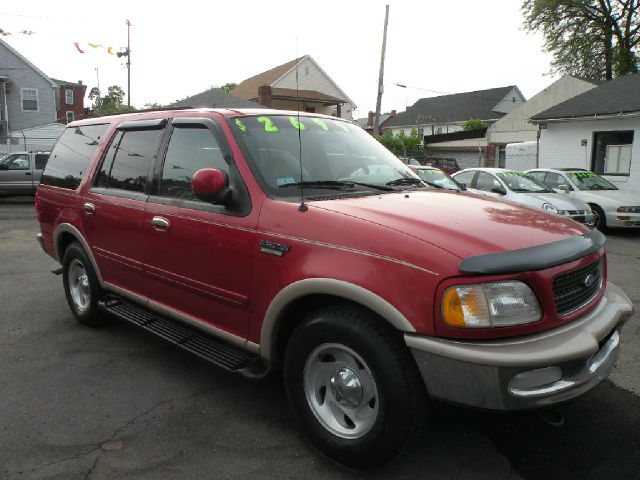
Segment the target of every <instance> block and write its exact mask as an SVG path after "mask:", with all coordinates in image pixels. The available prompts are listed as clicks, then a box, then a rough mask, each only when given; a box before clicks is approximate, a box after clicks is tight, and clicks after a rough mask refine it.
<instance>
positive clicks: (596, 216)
mask: <svg viewBox="0 0 640 480" xmlns="http://www.w3.org/2000/svg"><path fill="white" fill-rule="evenodd" d="M592 213H593V228H600V222H601V221H602V219H601V218H600V214H599V213H598V211H597V210H596V209H595V208H594V209H592Z"/></svg>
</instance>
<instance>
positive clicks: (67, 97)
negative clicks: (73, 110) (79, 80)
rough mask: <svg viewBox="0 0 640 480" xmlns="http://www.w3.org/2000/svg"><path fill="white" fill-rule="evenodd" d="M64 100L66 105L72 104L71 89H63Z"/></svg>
mask: <svg viewBox="0 0 640 480" xmlns="http://www.w3.org/2000/svg"><path fill="white" fill-rule="evenodd" d="M64 101H65V102H66V104H67V105H73V90H65V91H64Z"/></svg>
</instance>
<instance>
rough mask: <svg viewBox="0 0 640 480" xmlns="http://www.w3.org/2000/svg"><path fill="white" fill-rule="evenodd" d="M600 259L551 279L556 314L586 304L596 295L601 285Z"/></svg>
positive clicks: (568, 312)
mask: <svg viewBox="0 0 640 480" xmlns="http://www.w3.org/2000/svg"><path fill="white" fill-rule="evenodd" d="M601 265H602V260H598V261H596V262H593V263H591V264H589V265H587V266H585V267H582V268H578V269H577V270H573V271H572V272H568V273H563V274H562V275H558V276H557V277H556V278H555V279H554V280H553V298H554V300H555V304H556V311H557V312H558V315H568V314H570V313H573V312H575V311H576V310H578V309H580V308H582V307H584V306H586V305H587V304H588V303H589V302H591V300H593V299H594V297H596V296H597V295H598V292H599V291H600V288H601V287H602V267H601Z"/></svg>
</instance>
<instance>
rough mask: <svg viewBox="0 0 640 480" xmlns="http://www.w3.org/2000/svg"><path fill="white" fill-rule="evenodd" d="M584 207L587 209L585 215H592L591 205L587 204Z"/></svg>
mask: <svg viewBox="0 0 640 480" xmlns="http://www.w3.org/2000/svg"><path fill="white" fill-rule="evenodd" d="M586 206H587V208H586V209H585V210H586V211H587V213H593V210H592V209H591V205H589V204H588V203H587V204H586Z"/></svg>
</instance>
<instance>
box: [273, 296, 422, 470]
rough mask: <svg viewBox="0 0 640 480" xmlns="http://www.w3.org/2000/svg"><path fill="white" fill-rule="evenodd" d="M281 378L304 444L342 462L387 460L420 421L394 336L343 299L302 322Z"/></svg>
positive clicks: (409, 362)
mask: <svg viewBox="0 0 640 480" xmlns="http://www.w3.org/2000/svg"><path fill="white" fill-rule="evenodd" d="M284 377H285V383H286V387H287V394H288V397H289V401H290V403H291V405H292V407H293V410H294V412H295V414H296V416H297V418H298V420H299V422H300V423H301V424H302V426H303V427H304V429H305V430H306V433H307V434H308V435H309V437H310V439H311V441H312V442H313V443H314V444H315V445H316V447H318V448H319V449H320V450H322V451H323V452H324V453H325V454H327V455H328V456H329V457H331V458H333V459H334V460H337V461H338V462H340V463H343V464H345V465H347V466H350V467H355V468H365V467H373V466H377V465H381V464H384V463H386V462H388V461H390V460H391V459H393V458H394V457H395V456H396V455H398V454H399V453H400V451H401V450H402V449H403V448H404V447H405V445H406V444H407V443H408V442H409V441H410V440H411V438H412V437H413V436H414V434H415V432H416V431H417V430H418V428H419V427H420V425H421V423H422V421H423V418H424V413H425V404H426V392H425V389H424V385H423V383H422V380H421V378H420V376H419V373H418V370H417V367H416V364H415V361H414V360H413V358H412V357H411V354H410V353H409V351H408V349H407V347H406V345H404V342H403V340H402V336H401V334H400V333H399V332H398V331H397V330H395V329H393V328H392V327H391V326H389V325H387V324H385V323H383V322H382V320H380V318H378V317H377V316H375V315H374V314H372V313H371V312H369V311H367V310H365V309H361V308H358V307H356V306H353V305H350V304H341V305H336V306H331V307H325V308H322V309H319V310H317V311H315V312H313V313H312V314H311V315H309V317H307V319H305V321H304V322H303V323H302V324H301V325H300V326H299V327H298V328H297V329H296V331H295V332H294V333H293V335H292V337H291V340H290V342H289V345H288V348H287V351H286V355H285V362H284Z"/></svg>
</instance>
